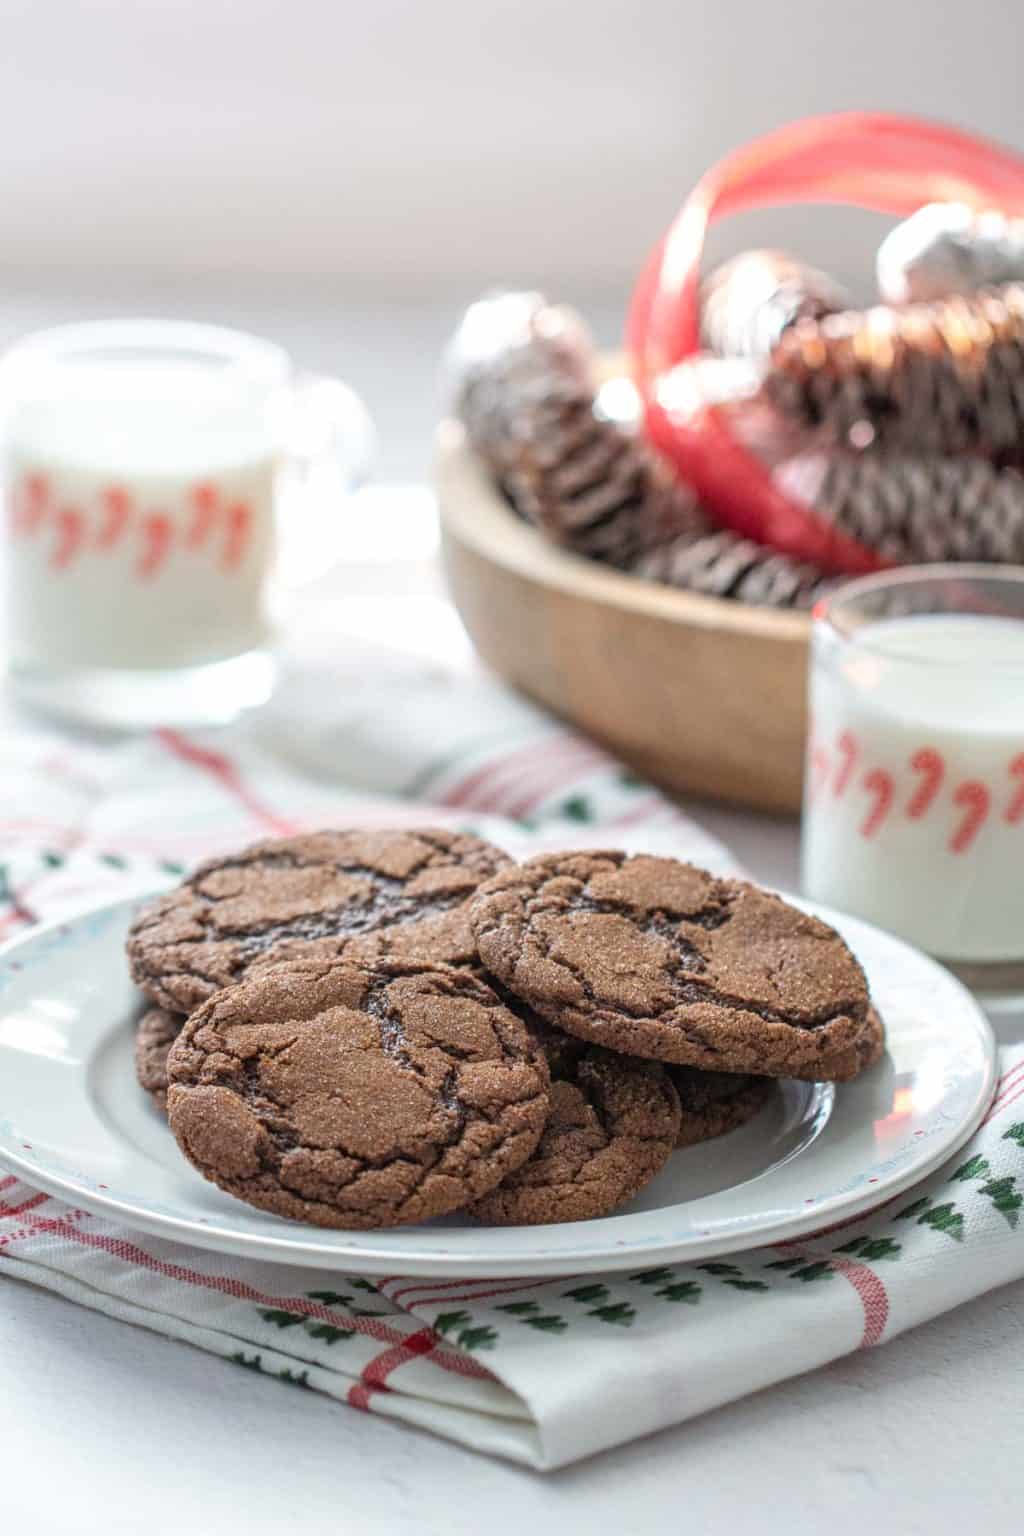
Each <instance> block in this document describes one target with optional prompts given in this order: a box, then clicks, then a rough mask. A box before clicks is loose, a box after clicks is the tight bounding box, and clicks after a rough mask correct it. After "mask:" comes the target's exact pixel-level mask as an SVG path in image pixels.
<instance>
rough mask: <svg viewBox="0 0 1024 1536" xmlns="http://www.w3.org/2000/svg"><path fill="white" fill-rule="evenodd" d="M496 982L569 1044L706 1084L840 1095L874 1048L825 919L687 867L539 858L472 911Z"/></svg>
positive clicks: (871, 1027)
mask: <svg viewBox="0 0 1024 1536" xmlns="http://www.w3.org/2000/svg"><path fill="white" fill-rule="evenodd" d="M470 917H471V920H472V924H473V930H474V932H475V934H476V941H477V949H478V950H479V953H480V957H481V959H482V960H483V962H484V965H485V966H486V967H487V969H488V970H489V971H491V972H493V974H494V975H495V976H496V977H497V978H498V980H499V981H501V982H502V984H503V985H504V986H506V987H507V988H508V989H509V990H510V991H511V992H513V993H515V995H516V996H517V997H520V998H522V999H523V1000H524V1001H525V1002H527V1003H529V1004H530V1006H531V1007H533V1008H534V1009H536V1011H537V1012H538V1013H539V1014H541V1015H542V1017H544V1018H546V1019H548V1020H549V1021H550V1022H551V1023H553V1024H556V1025H557V1026H558V1027H559V1028H560V1029H564V1030H565V1031H566V1032H567V1033H569V1034H573V1035H578V1036H580V1037H581V1038H583V1039H586V1040H590V1041H593V1042H594V1043H596V1044H599V1045H605V1046H607V1047H609V1048H611V1049H612V1050H617V1051H623V1052H626V1053H627V1054H630V1055H635V1056H643V1057H653V1058H655V1059H660V1060H663V1061H670V1062H676V1063H679V1064H681V1065H685V1066H693V1067H699V1068H702V1069H703V1070H707V1071H718V1070H722V1071H726V1072H738V1073H754V1074H757V1075H764V1076H770V1077H797V1078H804V1079H808V1080H815V1079H831V1080H835V1081H842V1080H845V1079H847V1078H851V1077H855V1076H856V1075H857V1073H858V1072H859V1071H861V1070H862V1069H863V1067H864V1065H865V1064H866V1061H867V1057H868V1056H869V1055H870V1048H871V1041H872V1039H873V1038H874V1036H875V1035H876V1034H877V1030H878V1022H877V1019H875V1020H874V1022H872V1017H871V1014H870V1005H869V999H868V989H867V983H866V981H865V979H864V973H863V971H862V970H861V968H860V965H859V964H858V962H857V960H856V959H855V957H854V956H853V955H852V953H851V952H850V950H849V949H848V947H847V946H846V944H845V943H844V941H843V940H842V938H841V937H840V936H839V934H837V933H836V932H835V930H834V929H832V928H830V927H828V925H827V924H825V923H823V922H821V921H820V920H819V919H817V918H814V917H809V916H807V915H806V914H805V913H803V912H800V911H798V910H797V909H796V908H795V907H792V906H790V905H789V904H788V903H787V902H784V901H783V900H782V899H781V898H780V897H778V896H773V895H771V894H770V893H769V892H766V891H762V890H759V889H758V888H757V887H756V886H753V885H750V884H748V883H746V882H745V881H741V880H727V879H718V878H716V877H715V876H713V875H710V874H708V873H707V871H705V870H702V869H697V868H696V867H695V866H693V865H690V864H682V863H680V862H678V861H677V860H675V859H666V858H655V857H653V856H650V855H646V854H642V855H636V856H633V857H630V856H628V855H627V854H624V853H621V852H604V851H596V852H573V853H565V854H541V855H539V856H538V857H536V858H533V859H529V860H527V862H526V863H525V864H522V865H518V866H515V867H513V868H510V869H507V870H503V871H502V872H501V873H500V874H498V875H496V876H495V877H494V878H493V879H491V880H489V881H488V882H487V883H486V885H484V886H482V887H481V889H480V890H479V891H478V892H477V894H476V896H475V897H474V898H473V900H472V902H471V903H470Z"/></svg>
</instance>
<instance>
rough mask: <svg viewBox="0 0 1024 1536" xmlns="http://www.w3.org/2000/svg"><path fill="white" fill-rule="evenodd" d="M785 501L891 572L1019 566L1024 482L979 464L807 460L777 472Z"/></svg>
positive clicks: (863, 457) (874, 457)
mask: <svg viewBox="0 0 1024 1536" xmlns="http://www.w3.org/2000/svg"><path fill="white" fill-rule="evenodd" d="M776 480H777V481H778V482H779V483H780V484H781V485H782V487H783V489H784V490H786V491H787V493H788V494H790V495H792V496H796V497H797V498H799V499H800V500H802V501H805V502H807V503H809V504H810V505H812V506H814V507H816V508H817V510H818V511H819V513H820V514H821V515H822V516H823V517H826V518H827V519H828V520H829V522H831V523H832V524H833V525H834V526H835V527H836V528H838V529H841V530H842V532H843V533H847V534H849V535H851V537H853V538H854V539H857V540H858V541H859V542H860V543H861V544H864V545H867V546H868V548H870V549H873V550H875V551H876V552H877V553H878V554H879V555H880V556H881V557H882V559H883V560H889V561H892V562H893V563H894V564H907V563H922V564H926V563H928V562H930V561H939V560H977V561H990V562H995V563H1001V564H1022V563H1024V475H1021V474H1020V473H1019V471H1017V470H1014V469H1004V470H999V469H995V468H994V467H993V466H992V465H991V464H988V463H986V462H985V460H984V459H921V458H916V457H913V458H912V457H904V456H895V455H890V454H875V453H864V454H833V455H825V454H808V455H805V456H803V457H800V458H796V459H793V460H791V461H790V462H789V463H788V464H786V465H784V466H782V467H781V468H780V469H779V470H778V471H777V472H776Z"/></svg>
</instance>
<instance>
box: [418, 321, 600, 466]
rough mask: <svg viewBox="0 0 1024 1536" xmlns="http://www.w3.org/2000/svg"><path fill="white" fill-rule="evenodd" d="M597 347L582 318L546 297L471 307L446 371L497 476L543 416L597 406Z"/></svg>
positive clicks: (478, 448)
mask: <svg viewBox="0 0 1024 1536" xmlns="http://www.w3.org/2000/svg"><path fill="white" fill-rule="evenodd" d="M594 358H595V353H594V344H593V342H592V340H591V338H590V335H589V333H588V331H587V329H586V327H585V326H584V324H583V322H582V320H581V319H580V317H579V316H578V315H577V314H576V313H575V312H574V311H573V310H570V309H567V308H564V307H562V306H561V305H555V304H549V303H548V301H547V299H545V298H544V297H543V296H542V295H541V294H539V293H498V294H494V295H490V296H488V297H486V298H483V299H480V300H478V301H477V303H475V304H471V305H470V307H469V309H467V311H466V313H465V315H464V316H463V319H462V322H461V324H460V325H459V328H458V330H457V331H456V333H455V336H454V338H453V339H452V342H451V345H450V346H449V349H448V354H447V358H446V362H445V371H446V372H447V374H448V375H449V378H450V381H451V385H452V395H453V398H454V405H455V410H456V413H457V414H458V416H459V418H460V419H461V421H462V422H463V425H464V426H465V428H466V431H467V433H468V435H469V439H470V442H471V443H472V444H473V447H474V448H475V449H476V451H477V453H479V454H480V455H481V456H482V457H483V458H484V459H486V460H487V462H488V463H489V464H490V465H491V467H492V469H495V470H497V471H499V472H501V471H502V470H504V469H505V468H506V467H507V466H508V465H511V464H513V463H514V462H515V460H516V458H517V455H518V449H519V445H520V443H521V441H522V440H523V439H524V438H528V437H529V436H530V435H531V434H532V433H533V432H534V431H535V430H536V427H537V417H538V415H539V414H543V415H545V416H552V417H557V415H558V413H559V412H560V410H562V409H563V408H568V409H571V408H572V406H573V405H576V404H579V403H582V402H586V401H590V400H592V399H593V396H594V390H595V388H596V381H595V378H594Z"/></svg>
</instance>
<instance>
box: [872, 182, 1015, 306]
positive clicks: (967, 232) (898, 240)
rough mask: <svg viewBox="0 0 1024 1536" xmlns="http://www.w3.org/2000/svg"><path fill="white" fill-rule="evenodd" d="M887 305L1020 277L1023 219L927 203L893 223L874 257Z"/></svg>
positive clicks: (974, 289) (960, 205)
mask: <svg viewBox="0 0 1024 1536" xmlns="http://www.w3.org/2000/svg"><path fill="white" fill-rule="evenodd" d="M875 268H876V272H877V275H878V291H879V293H880V294H881V295H882V298H883V299H884V300H885V302H886V303H887V304H907V303H921V302H929V301H931V300H934V299H945V298H949V296H950V295H951V294H954V293H962V294H963V293H977V291H978V289H979V288H991V287H992V286H993V285H994V284H996V283H1014V282H1020V281H1022V280H1024V219H1008V218H1007V217H1006V215H1005V214H1004V213H999V212H998V211H997V210H995V209H990V210H988V211H986V212H985V213H977V212H975V210H974V209H973V208H968V207H967V206H966V205H965V204H964V203H928V204H927V205H926V206H925V207H924V208H919V209H918V210H917V212H916V213H914V214H912V215H911V216H910V218H909V219H904V220H903V222H902V223H901V224H897V225H896V227H895V229H893V230H891V231H890V232H889V234H888V235H887V236H886V237H885V239H884V240H883V241H882V244H881V245H880V246H879V248H878V255H877V257H876V260H875Z"/></svg>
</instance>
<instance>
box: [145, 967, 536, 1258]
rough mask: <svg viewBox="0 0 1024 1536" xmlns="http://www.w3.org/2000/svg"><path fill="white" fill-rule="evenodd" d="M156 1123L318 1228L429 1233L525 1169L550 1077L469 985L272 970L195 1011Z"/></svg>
mask: <svg viewBox="0 0 1024 1536" xmlns="http://www.w3.org/2000/svg"><path fill="white" fill-rule="evenodd" d="M168 1078H169V1088H168V1094H167V1110H168V1118H169V1120H170V1125H171V1130H172V1131H173V1132H174V1135H175V1137H176V1139H177V1141H178V1145H179V1146H180V1147H181V1150H182V1151H183V1152H184V1154H185V1156H186V1157H187V1158H188V1159H189V1161H190V1162H191V1163H193V1164H194V1165H195V1167H196V1168H198V1170H199V1172H200V1173H201V1174H203V1175H204V1177H205V1178H207V1179H210V1180H211V1181H212V1182H213V1183H215V1184H218V1185H219V1186H220V1187H221V1188H222V1189H224V1190H227V1192H228V1193H229V1194H232V1195H235V1196H237V1197H238V1198H239V1199H241V1200H245V1201H247V1202H248V1203H249V1204H250V1205H255V1206H259V1207H260V1208H261V1209H262V1210H266V1211H272V1212H274V1213H275V1214H276V1215H278V1216H287V1217H291V1218H293V1219H295V1220H298V1221H306V1222H312V1223H313V1224H314V1225H316V1226H321V1227H347V1228H359V1229H363V1228H371V1227H392V1226H398V1225H400V1224H402V1223H405V1222H415V1221H425V1220H427V1219H428V1218H429V1217H431V1216H440V1215H443V1214H445V1213H446V1212H448V1211H454V1210H457V1209H459V1208H460V1207H461V1206H465V1205H470V1204H472V1203H473V1202H474V1201H477V1200H480V1199H481V1198H482V1197H483V1196H484V1195H486V1194H488V1193H489V1192H490V1191H491V1190H492V1189H493V1188H494V1187H495V1186H496V1185H497V1184H498V1183H500V1181H501V1180H502V1179H503V1178H505V1177H507V1175H508V1174H510V1173H513V1172H514V1171H515V1170H516V1169H517V1168H519V1167H520V1166H521V1165H522V1164H523V1163H524V1162H525V1161H526V1159H527V1158H528V1157H529V1156H530V1154H531V1152H532V1151H533V1149H534V1147H535V1146H536V1145H537V1142H538V1140H539V1138H540V1135H541V1132H542V1130H543V1128H544V1124H545V1122H546V1120H547V1116H548V1108H549V1100H548V1072H547V1067H546V1065H545V1063H544V1060H543V1058H542V1056H541V1054H540V1053H539V1052H538V1050H537V1048H536V1046H535V1044H534V1043H533V1041H532V1040H531V1038H530V1036H529V1033H528V1031H527V1029H526V1027H525V1025H524V1024H523V1023H522V1022H521V1021H520V1020H519V1019H517V1018H516V1017H515V1016H514V1015H513V1014H511V1013H510V1012H509V1011H508V1009H507V1008H505V1007H503V1005H502V1004H501V1003H500V1002H499V1000H498V998H497V997H496V996H495V995H494V993H493V992H492V991H491V989H490V988H489V987H487V986H486V985H485V984H484V983H483V982H482V981H480V980H478V979H477V977H475V976H474V975H472V973H471V972H469V971H466V970H456V969H454V968H452V967H450V966H430V965H425V964H424V965H416V964H409V965H406V966H402V965H399V964H389V963H382V964H381V965H379V966H378V967H376V968H374V969H367V968H363V967H360V966H356V965H351V964H348V963H347V962H344V961H343V962H340V963H338V962H336V963H334V964H329V965H327V964H322V965H318V964H313V963H299V964H291V965H283V966H280V967H279V968H278V969H276V970H270V971H267V972H266V973H265V974H263V975H262V976H253V977H250V978H249V979H247V980H246V981H243V982H240V983H238V984H237V985H236V986H233V987H229V988H226V989H225V990H224V991H222V992H219V993H218V994H217V995H216V996H215V997H212V998H210V999H209V1001H208V1002H206V1003H204V1004H203V1005H202V1006H201V1007H200V1008H198V1009H197V1010H196V1011H195V1012H194V1013H193V1014H192V1015H191V1017H190V1018H189V1020H188V1022H187V1023H186V1024H185V1026H184V1028H183V1030H182V1032H181V1034H180V1035H179V1037H178V1039H177V1041H176V1042H175V1044H174V1046H173V1048H172V1050H171V1053H170V1057H169V1059H168Z"/></svg>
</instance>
